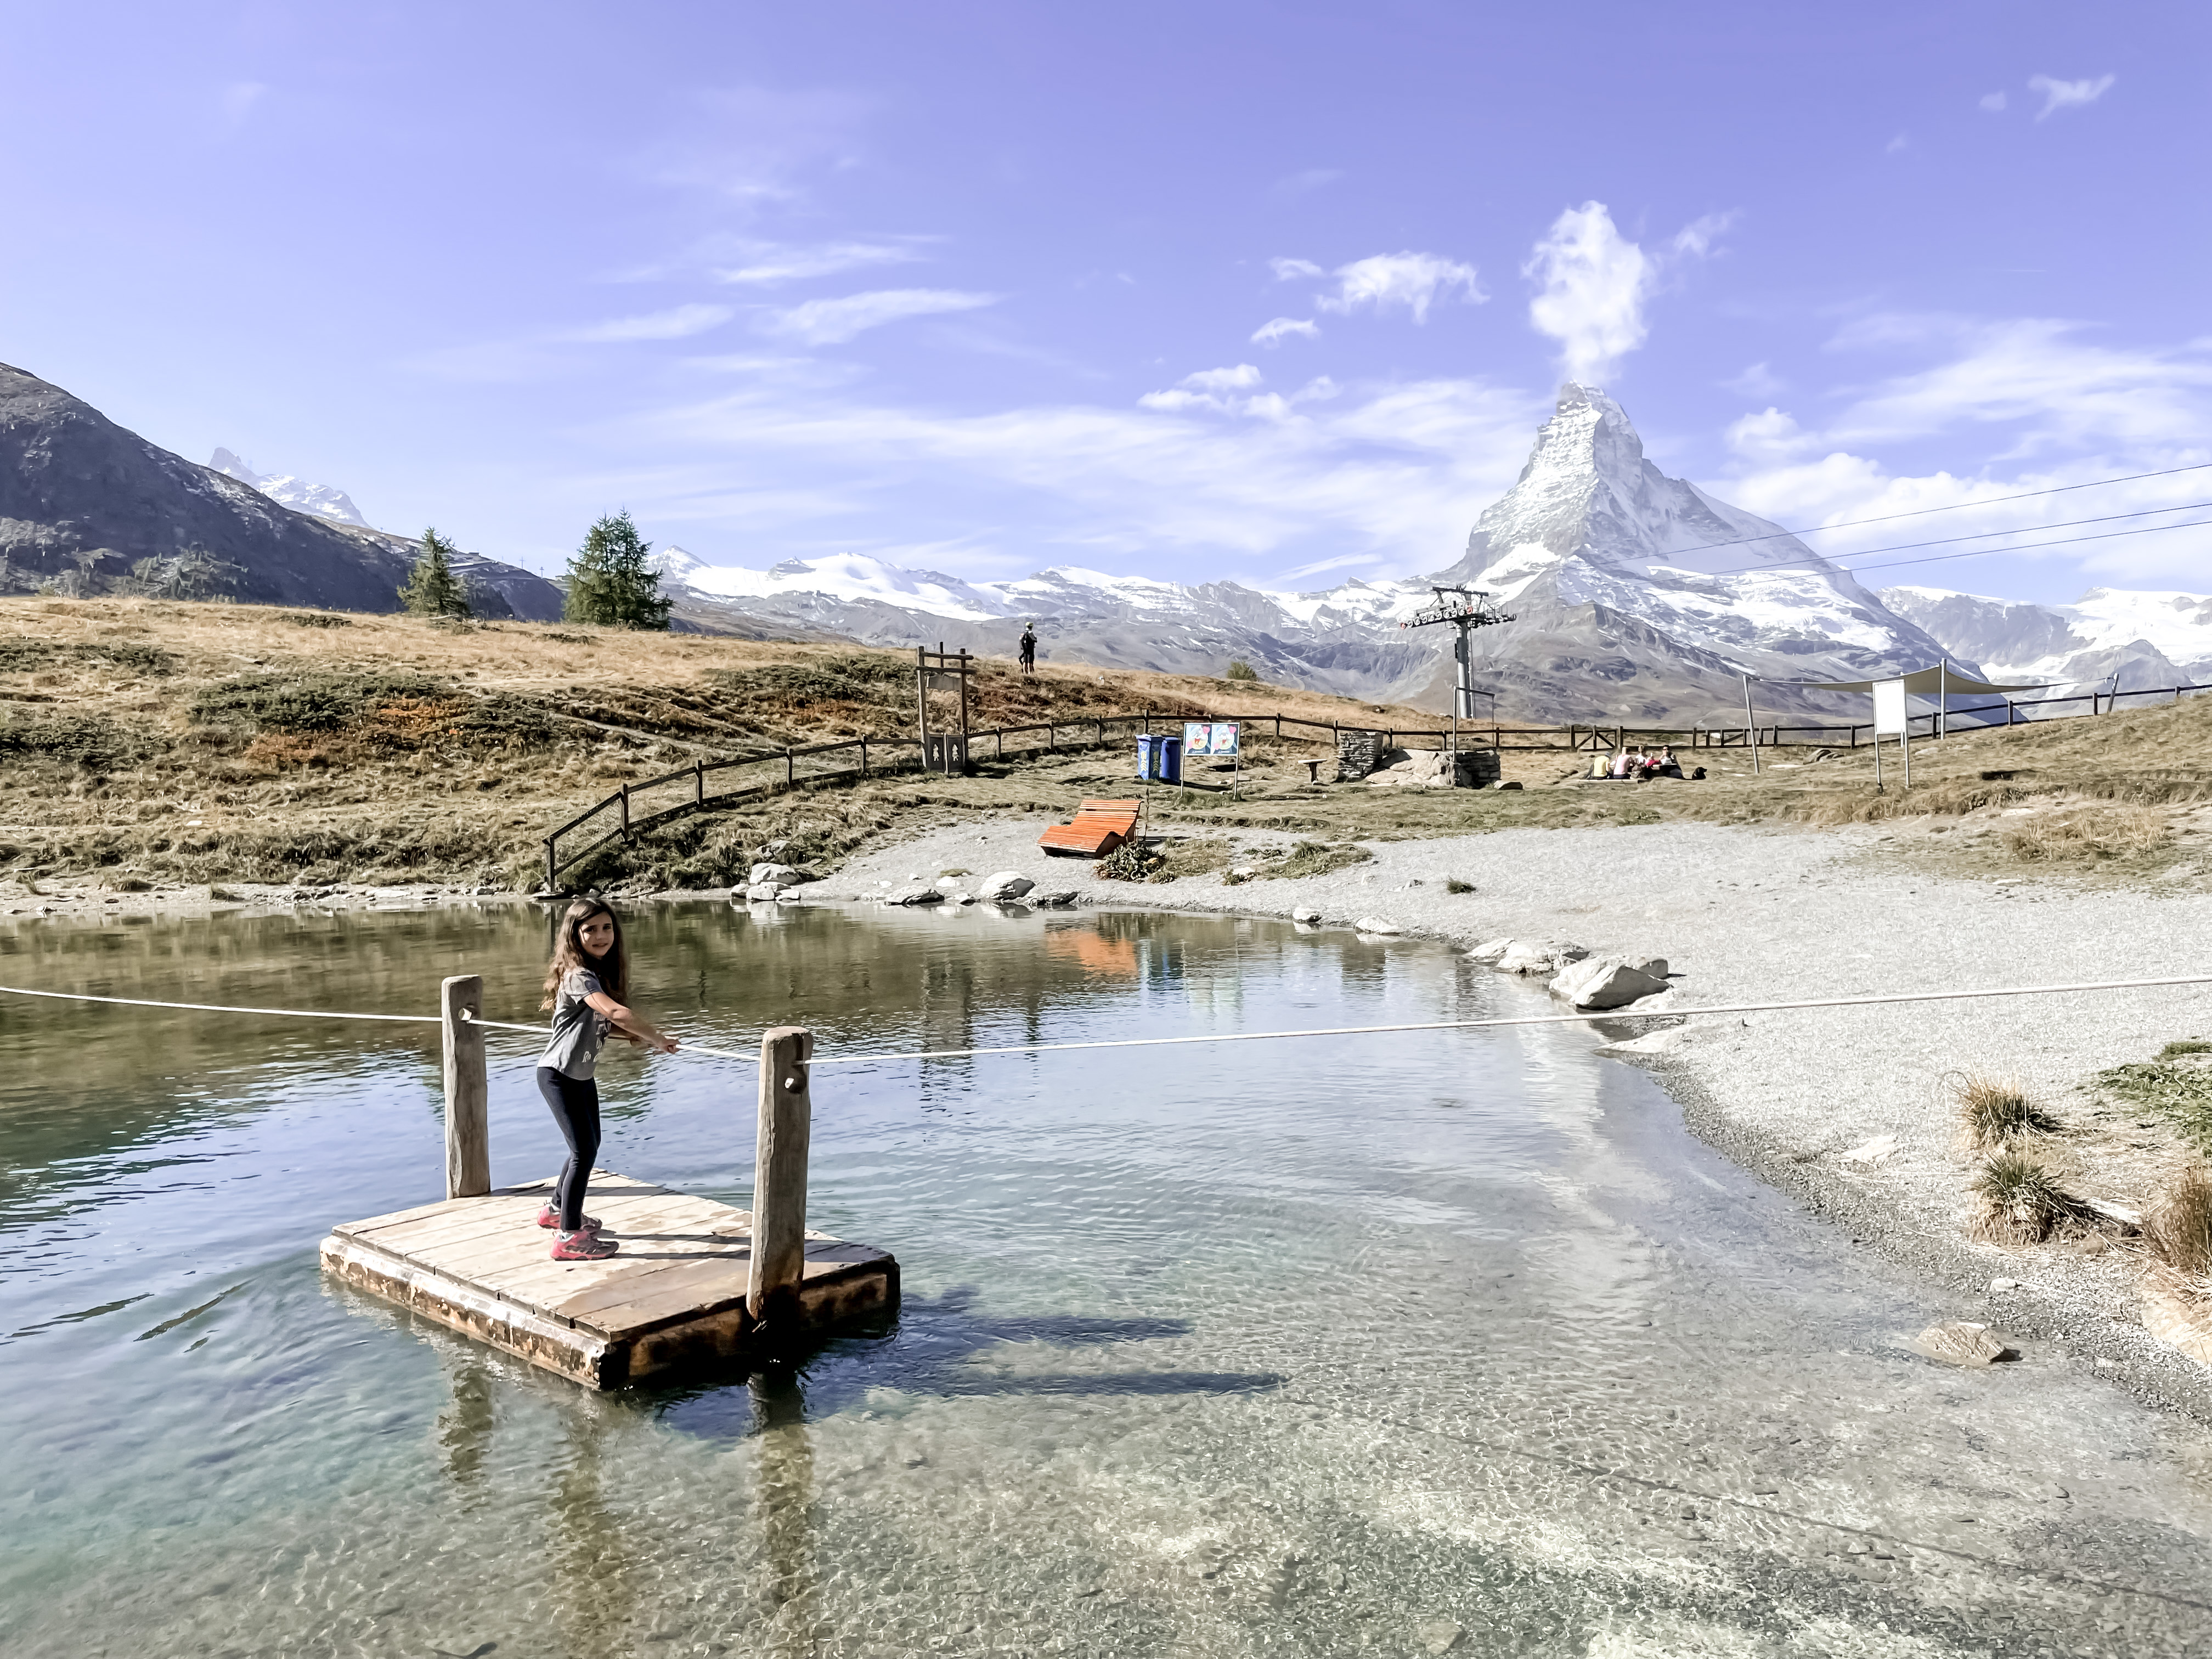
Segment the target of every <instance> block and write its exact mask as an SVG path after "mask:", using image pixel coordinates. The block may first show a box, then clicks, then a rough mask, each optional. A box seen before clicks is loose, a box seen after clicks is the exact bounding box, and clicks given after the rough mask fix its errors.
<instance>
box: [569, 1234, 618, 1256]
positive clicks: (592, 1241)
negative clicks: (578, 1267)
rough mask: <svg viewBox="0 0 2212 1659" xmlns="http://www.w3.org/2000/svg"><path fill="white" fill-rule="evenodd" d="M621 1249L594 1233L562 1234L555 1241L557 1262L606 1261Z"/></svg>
mask: <svg viewBox="0 0 2212 1659" xmlns="http://www.w3.org/2000/svg"><path fill="white" fill-rule="evenodd" d="M620 1248H621V1247H620V1246H619V1245H617V1243H615V1242H614V1240H612V1239H611V1238H601V1237H599V1235H598V1234H597V1233H594V1232H573V1233H562V1235H561V1237H558V1238H556V1239H555V1240H554V1241H553V1259H554V1260H555V1261H605V1260H606V1259H607V1258H608V1257H609V1256H611V1255H613V1254H614V1253H615V1252H616V1250H617V1249H620Z"/></svg>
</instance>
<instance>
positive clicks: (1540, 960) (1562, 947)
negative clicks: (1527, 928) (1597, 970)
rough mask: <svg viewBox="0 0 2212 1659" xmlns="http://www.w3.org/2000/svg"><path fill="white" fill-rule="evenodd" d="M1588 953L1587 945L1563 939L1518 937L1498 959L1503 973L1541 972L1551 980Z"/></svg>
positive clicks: (1499, 967)
mask: <svg viewBox="0 0 2212 1659" xmlns="http://www.w3.org/2000/svg"><path fill="white" fill-rule="evenodd" d="M1588 955H1589V947H1588V946H1587V945H1572V944H1569V943H1567V942H1566V941H1565V940H1563V939H1515V940H1514V941H1513V942H1512V943H1511V944H1510V945H1507V946H1506V947H1505V953H1504V955H1503V956H1501V957H1498V970H1499V971H1500V972H1501V973H1507V974H1541V975H1544V977H1545V978H1547V979H1549V978H1550V977H1551V976H1552V975H1554V974H1556V973H1558V972H1559V970H1560V969H1563V968H1565V966H1566V965H1567V964H1568V963H1571V962H1580V961H1581V960H1582V959H1583V957H1586V956H1588Z"/></svg>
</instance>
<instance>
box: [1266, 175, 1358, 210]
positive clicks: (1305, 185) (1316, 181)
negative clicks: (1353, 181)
mask: <svg viewBox="0 0 2212 1659" xmlns="http://www.w3.org/2000/svg"><path fill="white" fill-rule="evenodd" d="M1343 177H1344V169H1343V168H1342V167H1308V168H1307V169H1306V170H1305V171H1304V172H1303V173H1291V174H1290V175H1288V176H1287V177H1285V178H1281V179H1276V180H1275V182H1274V183H1273V184H1272V185H1268V186H1267V194H1268V195H1270V196H1272V197H1274V198H1275V199H1276V200H1277V201H1279V202H1285V201H1290V200H1291V199H1292V198H1294V197H1300V196H1304V195H1305V194H1307V193H1308V192H1309V191H1316V190H1319V189H1320V188H1321V187H1322V185H1333V184H1334V183H1335V182H1336V181H1337V180H1338V179H1341V178H1343Z"/></svg>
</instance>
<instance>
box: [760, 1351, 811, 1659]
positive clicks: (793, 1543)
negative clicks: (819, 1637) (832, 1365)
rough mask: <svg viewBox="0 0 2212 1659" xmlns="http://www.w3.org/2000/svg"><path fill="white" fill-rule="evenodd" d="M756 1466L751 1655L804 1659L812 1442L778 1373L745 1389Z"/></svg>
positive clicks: (792, 1390) (793, 1382) (797, 1393)
mask: <svg viewBox="0 0 2212 1659" xmlns="http://www.w3.org/2000/svg"><path fill="white" fill-rule="evenodd" d="M746 1389H747V1392H748V1394H749V1395H750V1401H751V1405H752V1412H753V1419H754V1424H755V1434H754V1444H755V1447H756V1451H757V1459H758V1462H757V1473H756V1475H755V1478H754V1486H753V1492H754V1504H755V1506H756V1508H757V1511H758V1513H759V1516H760V1539H761V1577H760V1580H759V1602H760V1613H761V1619H760V1640H759V1643H758V1644H757V1647H756V1649H755V1651H756V1652H758V1653H762V1654H769V1655H775V1656H797V1655H803V1654H810V1653H812V1652H813V1651H814V1650H815V1649H814V1636H815V1626H816V1624H817V1621H818V1620H819V1619H820V1616H821V1609H820V1605H819V1588H820V1587H819V1583H818V1582H817V1574H816V1571H815V1561H814V1552H815V1544H816V1532H815V1520H814V1441H813V1438H812V1437H811V1434H810V1433H809V1432H808V1430H807V1427H806V1399H805V1393H804V1392H803V1390H802V1389H800V1387H799V1378H798V1376H796V1375H795V1374H794V1373H793V1372H792V1371H790V1370H787V1369H786V1368H783V1367H776V1368H774V1369H771V1370H765V1371H761V1372H758V1373H756V1374H755V1375H754V1376H752V1377H751V1378H750V1381H749V1382H748V1383H747V1384H746Z"/></svg>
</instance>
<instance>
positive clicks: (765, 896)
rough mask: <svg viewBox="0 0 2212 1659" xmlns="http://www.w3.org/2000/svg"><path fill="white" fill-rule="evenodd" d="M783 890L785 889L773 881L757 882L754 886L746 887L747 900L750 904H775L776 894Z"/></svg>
mask: <svg viewBox="0 0 2212 1659" xmlns="http://www.w3.org/2000/svg"><path fill="white" fill-rule="evenodd" d="M782 891H783V889H782V888H781V887H779V886H777V885H776V884H775V883H774V882H772V881H763V882H757V883H755V884H753V885H752V886H750V887H748V888H746V889H745V902H746V903H748V904H773V903H775V900H776V895H777V894H779V893H781V892H782Z"/></svg>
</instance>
